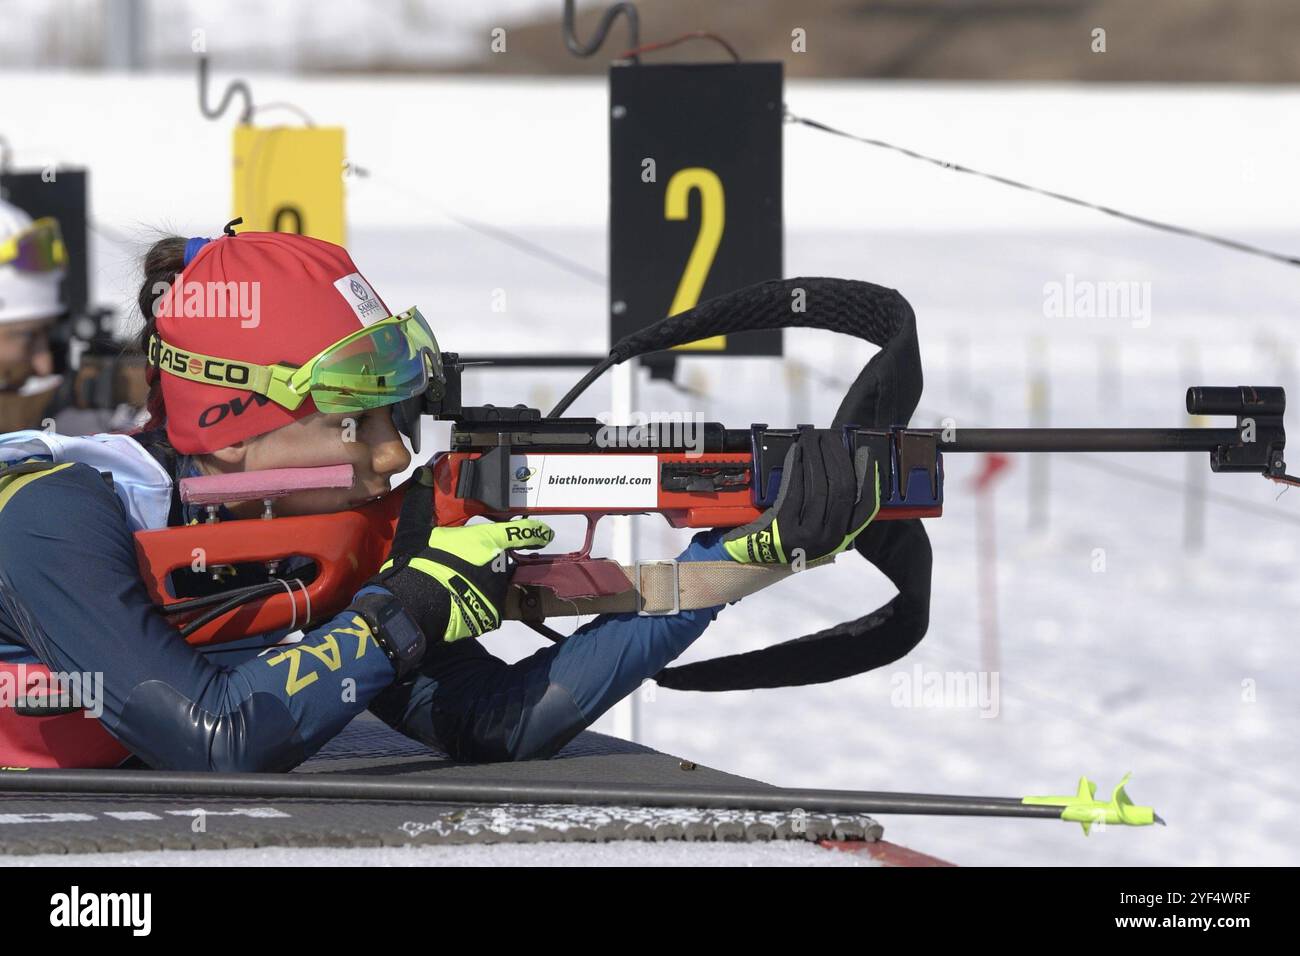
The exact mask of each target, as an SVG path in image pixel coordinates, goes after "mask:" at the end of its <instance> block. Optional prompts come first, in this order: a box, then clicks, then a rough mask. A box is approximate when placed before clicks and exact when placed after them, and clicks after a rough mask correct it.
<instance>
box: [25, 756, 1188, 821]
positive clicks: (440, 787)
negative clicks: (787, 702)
mask: <svg viewBox="0 0 1300 956" xmlns="http://www.w3.org/2000/svg"><path fill="white" fill-rule="evenodd" d="M1127 781H1128V777H1127V776H1125V778H1124V780H1122V781H1120V784H1119V786H1117V787H1116V788H1115V792H1114V794H1113V796H1112V798H1111V800H1110V801H1099V800H1096V799H1095V794H1096V784H1094V783H1092V782H1091V781H1089V780H1088V779H1087V778H1086V777H1084V778H1082V779H1081V780H1080V781H1079V791H1078V793H1077V794H1075V795H1073V796H1031V797H977V796H958V795H951V794H932V793H894V792H889V791H872V790H813V789H796V788H785V787H770V788H764V789H762V790H757V791H746V790H729V789H725V788H717V789H713V788H704V787H654V786H618V785H608V784H602V785H595V786H586V785H577V784H537V783H507V782H499V783H472V782H466V781H463V780H455V781H452V780H429V779H415V780H409V779H408V780H401V779H396V780H395V779H391V778H375V777H363V776H358V775H341V774H340V775H335V774H331V775H329V776H324V775H319V774H310V773H299V774H275V773H193V772H184V771H162V770H44V769H33V770H25V769H22V768H13V767H9V768H4V769H3V771H0V793H42V794H59V795H68V794H74V793H75V794H97V795H104V796H109V795H119V794H122V795H125V794H129V795H146V796H189V797H206V798H209V799H213V798H227V797H238V798H247V797H262V798H277V797H278V798H295V799H318V800H322V799H323V800H378V801H388V802H412V803H430V802H431V803H451V804H455V803H487V804H492V803H497V804H506V803H527V804H546V803H559V804H582V805H599V806H629V807H692V808H695V807H698V808H702V809H729V810H750V811H770V812H778V813H780V812H784V813H792V812H794V811H796V810H803V811H815V812H820V813H843V814H873V813H881V814H886V813H899V814H924V815H937V816H976V817H1042V818H1054V819H1060V820H1067V821H1070V822H1075V823H1081V824H1082V825H1083V828H1084V832H1085V833H1087V832H1088V829H1089V827H1090V826H1091V825H1092V824H1093V823H1105V824H1117V825H1123V826H1147V825H1150V824H1152V823H1163V822H1164V821H1162V820H1160V818H1159V817H1158V816H1156V814H1155V812H1154V810H1152V808H1151V807H1141V806H1137V805H1135V804H1134V803H1133V802H1132V801H1131V800H1130V799H1129V798H1128V794H1127V793H1125V792H1124V785H1125V783H1126V782H1127Z"/></svg>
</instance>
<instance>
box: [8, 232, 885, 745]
mask: <svg viewBox="0 0 1300 956" xmlns="http://www.w3.org/2000/svg"><path fill="white" fill-rule="evenodd" d="M144 273H145V274H144V283H143V286H142V288H141V291H140V298H139V304H140V309H141V311H142V313H143V315H144V316H145V320H146V321H145V328H144V330H143V332H142V334H141V345H142V347H143V348H145V349H146V350H150V345H151V344H152V350H151V355H152V358H151V363H152V365H151V368H150V371H149V380H150V397H149V410H150V413H151V418H150V421H149V422H148V424H147V425H146V426H145V428H144V429H143V430H142V431H140V432H138V433H136V434H134V435H132V436H130V437H128V436H124V435H99V436H94V437H93V438H90V439H64V438H62V436H53V437H52V438H51V437H50V436H43V433H41V432H32V431H26V432H14V433H10V434H7V435H3V436H0V466H7V467H0V663H7V664H10V665H12V664H17V663H20V662H32V663H36V662H39V663H43V664H45V665H46V666H48V667H49V668H50V669H51V670H52V671H56V672H67V673H98V674H102V678H103V695H104V700H103V714H102V717H101V722H102V726H103V728H104V729H106V730H107V731H108V733H109V734H110V735H111V736H112V737H113V738H115V739H116V740H117V741H118V742H120V743H121V745H122V746H123V747H125V748H126V749H128V750H129V751H130V752H131V753H133V754H135V755H137V756H138V757H139V758H141V760H143V761H144V762H145V763H147V764H148V765H150V766H152V767H156V768H165V769H208V770H221V771H237V770H244V771H248V770H287V769H289V768H291V767H293V766H295V765H297V764H299V763H301V762H302V761H303V760H306V759H307V758H308V757H310V756H311V755H312V754H313V753H315V752H316V750H318V749H319V748H320V747H321V746H322V745H323V744H324V743H325V742H326V741H328V740H329V739H330V738H331V737H333V736H334V735H335V734H337V733H338V732H339V731H340V730H341V729H342V728H343V727H345V726H346V725H347V724H348V722H349V721H351V720H352V719H353V718H354V717H356V716H357V715H358V714H359V713H360V712H361V711H363V710H365V709H367V708H368V709H370V710H371V711H373V712H374V713H375V714H377V715H378V716H379V717H380V718H382V719H383V720H384V721H385V722H387V723H388V724H390V725H391V726H393V727H395V728H396V729H398V730H399V731H401V732H402V733H403V734H406V735H407V736H409V737H412V738H414V739H416V740H420V741H423V742H425V743H427V744H429V745H430V746H432V747H436V748H438V749H439V750H442V751H445V752H446V753H448V754H450V755H451V756H452V757H453V758H455V759H458V760H473V761H488V760H518V759H526V758H533V757H545V756H550V755H552V754H554V753H555V752H556V751H557V750H559V749H560V748H561V747H563V746H564V744H565V743H567V742H568V741H569V740H571V739H572V738H573V737H574V736H575V735H576V734H578V733H579V732H580V731H581V730H583V729H584V728H586V727H587V726H589V725H590V724H591V723H592V721H594V720H595V719H596V718H597V717H599V716H600V715H601V714H602V713H603V712H604V711H606V710H607V709H608V708H609V707H611V706H612V705H613V704H614V703H616V702H617V701H618V700H620V699H621V698H623V697H624V696H626V695H627V694H628V693H630V692H631V691H633V690H634V689H635V688H636V687H638V686H639V685H640V684H641V682H642V681H643V680H645V679H646V678H648V677H652V676H653V675H654V674H656V673H657V672H658V671H659V670H660V669H661V668H663V667H665V666H666V665H667V664H668V663H669V662H670V661H672V660H673V659H674V658H676V657H677V656H678V655H679V654H681V653H682V652H683V651H684V650H685V649H686V648H687V647H689V646H690V644H691V643H692V642H693V641H694V640H695V639H696V638H697V637H699V636H700V634H701V633H703V631H704V629H705V628H706V627H707V626H708V624H709V622H710V621H712V620H713V619H714V618H715V617H716V616H717V613H718V611H719V610H721V608H720V607H714V608H709V609H705V610H698V611H684V612H681V613H679V614H676V615H672V616H663V617H659V616H654V617H638V616H637V615H636V614H634V613H625V614H607V615H603V616H601V617H598V618H596V619H594V620H592V621H591V622H589V623H587V624H585V625H584V626H582V627H581V628H579V629H578V630H577V631H576V632H575V633H574V634H573V635H572V636H570V637H569V638H568V639H567V640H565V641H564V642H562V643H559V644H557V645H554V646H548V647H545V648H543V649H541V650H539V651H537V652H536V653H535V654H533V655H532V656H530V657H527V658H525V659H524V660H521V661H519V662H518V663H515V664H506V663H505V662H503V661H501V660H499V659H497V658H496V657H493V656H492V655H491V654H490V653H489V652H488V651H487V650H486V649H484V648H483V647H482V646H481V645H480V643H479V642H478V640H477V638H478V637H479V636H481V635H482V634H483V633H484V632H486V631H489V630H491V629H494V628H496V627H498V626H499V625H500V611H499V609H500V608H501V607H503V605H504V598H505V594H506V590H507V582H508V579H509V573H510V567H509V566H508V564H507V566H506V567H505V568H504V570H503V569H501V565H503V564H506V562H500V561H493V558H494V557H496V556H497V555H499V554H500V552H501V550H502V549H503V547H505V546H506V545H507V539H506V532H507V530H508V529H510V528H524V529H532V531H534V532H536V533H539V534H540V540H542V541H549V540H550V538H551V534H550V531H549V529H548V528H547V527H546V525H544V524H543V523H541V522H539V521H536V520H525V519H520V520H515V521H510V522H503V523H496V524H494V523H487V524H473V525H466V526H464V527H459V528H435V527H432V526H431V518H430V516H429V514H428V513H427V508H426V511H425V514H423V515H420V514H419V508H417V507H412V508H408V509H407V510H406V511H405V512H404V514H403V515H402V518H401V521H400V523H399V525H398V529H397V534H396V536H395V538H394V543H393V546H392V554H391V558H390V560H389V561H388V562H387V563H386V564H385V565H384V566H383V569H381V571H380V572H379V573H378V574H377V575H376V576H375V577H374V578H373V579H372V580H371V581H370V582H369V583H368V584H367V585H366V586H364V587H363V588H362V589H361V590H360V591H358V592H357V593H356V595H355V597H354V600H353V603H352V605H351V606H350V607H349V608H348V609H347V610H345V611H343V612H342V613H340V614H338V615H337V616H336V617H334V618H333V619H332V620H329V621H326V622H325V623H323V624H321V625H320V626H319V627H317V628H315V629H314V630H312V631H310V632H309V633H307V634H305V635H304V636H303V638H302V643H301V644H300V645H298V646H299V647H301V648H304V649H306V650H312V649H317V650H319V651H320V652H321V654H322V655H324V654H326V653H333V651H332V649H333V648H341V649H342V651H343V652H342V653H341V654H340V655H338V656H339V657H341V662H339V661H338V660H337V659H336V658H334V659H331V663H332V664H338V666H337V669H336V670H332V671H331V670H327V669H325V668H320V669H318V670H320V673H319V674H318V677H317V679H316V680H312V681H310V682H307V681H304V680H301V679H300V680H299V681H297V682H293V683H290V682H287V680H286V672H287V668H286V667H284V666H283V661H282V659H280V658H278V657H277V653H278V651H277V650H275V649H270V648H271V645H274V644H276V643H277V642H278V641H280V640H281V639H282V638H284V637H285V636H286V633H287V632H286V631H283V630H281V631H276V632H272V633H266V634H262V635H258V636H257V637H256V638H255V639H252V640H249V641H243V642H238V643H236V644H234V645H231V644H227V645H216V646H212V647H202V648H195V647H191V646H189V645H188V644H186V642H185V641H184V640H183V639H182V637H181V636H180V635H179V634H178V633H177V631H176V630H175V629H174V627H173V626H172V625H171V624H169V623H168V621H167V619H166V618H165V617H164V616H163V615H162V614H161V613H160V612H159V611H158V610H157V609H156V608H155V606H154V604H153V603H152V601H151V600H150V598H149V596H148V594H147V593H146V590H145V587H144V584H143V583H142V580H141V576H140V570H139V567H138V565H137V557H136V551H135V548H134V546H133V538H132V534H133V532H135V531H137V530H141V529H144V528H160V527H165V526H169V525H181V524H188V523H190V522H192V521H194V520H196V519H199V518H201V515H200V514H198V513H197V511H196V509H193V508H190V507H189V506H187V505H183V504H182V503H181V501H180V499H179V497H178V495H177V493H176V488H177V486H178V484H179V480H180V479H181V478H185V477H190V476H194V475H210V474H217V473H228V472H240V471H248V470H253V469H269V468H292V467H313V466H320V465H333V464H349V465H351V466H352V467H353V469H354V474H355V480H354V482H353V485H352V487H350V488H348V489H346V490H338V491H319V490H317V491H303V492H297V493H295V494H292V495H290V496H287V497H285V498H282V499H280V500H279V502H278V503H277V507H276V512H277V513H278V514H282V515H284V514H312V513H322V512H330V511H339V510H343V509H346V508H350V507H354V506H356V505H358V504H360V503H361V502H364V501H367V500H370V499H373V498H375V497H377V496H380V495H383V494H385V493H386V492H387V491H388V490H389V479H390V478H391V477H392V476H393V475H395V474H397V473H399V472H401V471H402V470H404V469H405V468H406V467H407V466H408V465H409V464H410V460H411V458H410V454H409V452H408V451H407V450H406V447H405V446H404V445H403V443H402V440H401V437H400V435H399V433H398V429H397V427H396V426H395V419H394V414H393V412H394V410H395V409H397V408H398V407H399V406H398V403H400V402H402V401H403V400H405V399H408V398H411V397H412V396H415V395H419V394H420V393H422V392H423V390H424V389H425V387H426V385H427V383H428V380H429V375H430V374H431V373H433V372H434V369H435V364H434V362H435V357H436V356H437V354H438V353H437V345H436V344H435V342H434V338H433V334H432V332H431V331H430V329H429V327H428V325H427V324H426V322H425V320H424V319H423V318H422V317H421V316H420V314H419V312H418V311H416V310H410V311H408V312H404V313H401V314H400V315H393V314H392V313H391V312H390V311H389V310H388V308H387V307H386V306H385V305H384V304H383V302H382V300H381V299H380V298H379V297H378V296H377V295H376V294H375V293H374V290H373V289H372V288H371V287H370V285H369V284H368V283H367V282H366V280H365V279H364V278H363V277H362V276H361V275H360V273H359V272H358V271H357V268H356V266H355V265H354V264H353V262H352V260H351V258H350V257H349V256H348V254H347V252H346V251H345V250H344V249H342V248H340V247H338V246H334V245H331V244H329V243H326V242H321V241H319V240H316V239H311V238H307V237H304V236H298V235H290V234H281V233H244V234H242V235H238V236H235V235H229V236H223V237H221V238H217V239H215V240H211V241H207V240H202V239H191V240H188V241H186V240H184V239H179V238H172V239H165V240H162V241H161V242H158V243H157V244H155V245H154V246H153V248H152V249H151V250H150V251H149V253H148V255H147V257H146V259H145V262H144ZM176 281H180V282H183V283H184V285H183V286H181V289H182V290H186V291H187V290H189V289H191V288H192V286H191V284H192V283H200V284H204V285H205V286H206V284H207V283H240V284H245V285H240V286H235V287H226V288H236V289H245V290H250V289H253V288H256V290H257V294H256V296H254V295H252V294H251V293H248V294H246V297H245V300H244V301H251V302H255V303H257V305H258V308H257V310H256V315H251V314H243V313H241V314H239V315H234V316H231V317H227V318H221V317H215V316H202V315H194V314H193V312H194V311H196V310H195V309H194V308H193V307H192V306H193V302H188V303H187V300H186V298H185V297H184V296H177V295H168V290H169V287H170V284H171V283H173V282H176ZM253 284H255V286H254V285H253ZM178 306H181V307H178ZM151 339H152V340H153V341H152V343H151ZM180 353H184V354H186V355H188V356H190V358H191V360H190V361H176V360H175V356H176V355H177V354H180ZM195 356H198V357H200V358H201V361H193V358H194V357H195ZM208 360H212V361H211V362H210V363H209V362H208ZM205 370H206V371H208V372H211V373H213V374H208V375H205V374H204V371H205ZM222 370H225V371H227V372H230V374H228V375H224V374H223V376H219V378H220V379H221V383H217V382H214V381H213V378H214V377H218V376H216V374H215V372H217V371H222ZM231 370H233V371H231ZM294 373H296V374H294ZM291 375H292V376H293V378H294V384H295V385H301V383H306V384H307V386H308V388H307V390H303V389H301V388H300V393H295V392H294V391H293V390H292V389H290V388H286V387H285V384H286V383H287V382H288V380H289V378H290V376H291ZM231 380H234V381H238V382H239V383H240V384H238V385H235V384H231V383H230V382H231ZM340 381H346V382H348V383H351V384H353V385H354V386H355V389H354V390H353V389H349V388H347V387H340V385H339V383H340ZM398 420H400V421H402V422H403V423H404V427H406V426H405V421H406V419H405V417H403V416H400V415H399V416H398ZM349 421H350V422H351V425H349V424H348V423H349ZM416 427H418V421H417V423H416ZM796 448H797V451H795V452H793V453H792V454H793V455H794V457H793V458H792V459H788V460H787V464H790V463H791V462H793V464H794V465H795V467H794V468H792V469H790V470H788V471H787V472H786V474H787V475H791V480H789V481H787V482H785V483H784V484H785V487H784V488H783V489H782V497H781V498H780V499H779V500H778V501H777V503H776V504H775V505H774V507H773V508H772V509H770V510H769V511H768V512H766V513H765V514H764V515H763V516H761V517H760V518H759V519H758V520H757V521H756V522H754V524H753V525H751V526H748V527H745V528H738V529H732V530H729V531H723V530H721V529H714V530H712V531H704V532H700V533H698V534H696V535H695V536H694V538H693V539H692V541H691V543H690V545H689V546H688V547H687V548H686V550H685V551H684V552H683V553H682V554H681V556H680V560H682V561H698V560H725V559H726V557H725V556H730V557H731V558H733V559H735V560H738V561H760V560H766V561H778V560H780V561H787V560H791V559H790V557H789V556H790V555H792V554H794V553H796V549H802V550H803V554H804V555H806V556H807V558H808V559H809V560H812V559H815V558H817V557H821V556H823V555H826V554H830V553H833V552H837V551H840V550H843V549H844V548H846V547H847V546H848V545H849V544H850V543H851V542H852V540H853V538H854V537H855V536H856V535H857V534H858V533H860V532H861V531H862V529H863V528H865V527H866V525H867V523H868V522H869V521H870V520H871V518H872V517H874V515H875V512H876V508H877V500H878V496H879V491H878V488H877V487H876V482H874V481H868V480H867V478H866V475H865V474H863V475H858V474H855V468H854V464H853V461H852V460H851V459H850V457H849V454H848V452H847V451H846V450H845V449H844V448H843V446H842V445H841V444H840V443H839V442H838V441H835V440H831V441H823V440H821V439H812V440H808V441H806V442H805V441H804V440H802V439H801V442H800V444H799V445H797V446H796ZM24 464H25V465H27V466H28V467H27V468H26V469H24V468H23V467H22V466H23V465H24ZM41 464H48V465H51V466H52V467H44V468H42V467H39V466H40V465H41ZM33 465H36V466H38V467H35V468H33V467H31V466H33ZM14 466H19V467H17V468H15V467H14ZM107 473H111V480H110V478H109V477H108V474H107ZM430 497H431V496H429V495H408V496H407V499H406V502H407V503H408V504H409V503H410V502H413V501H415V500H417V499H428V498H430ZM259 510H260V505H259V504H258V503H256V502H246V503H243V504H237V505H233V506H232V507H230V508H229V509H225V508H223V509H222V515H221V516H222V518H223V519H227V520H229V519H239V518H250V519H254V520H256V518H257V516H258V511H259ZM774 540H775V541H777V542H779V547H777V548H775V549H774V548H772V547H770V546H769V545H770V543H771V542H773V541H774ZM509 546H510V547H517V546H518V545H517V542H511V543H510V545H509ZM532 546H533V547H538V546H540V545H539V544H534V545H532ZM240 583H247V582H246V581H244V582H240ZM466 591H468V592H469V593H470V594H472V595H473V596H475V597H476V598H477V601H474V602H469V603H466V602H464V601H462V599H461V596H460V595H461V594H463V593H465V592H466ZM474 604H477V605H478V607H477V608H475V607H474V606H473V605H474ZM327 648H328V649H330V650H328V651H327ZM301 656H302V659H303V660H306V659H307V656H306V655H305V654H304V655H301ZM322 659H323V658H322ZM345 682H347V683H345ZM344 688H347V689H348V690H347V692H345V691H344ZM88 723H90V722H89V721H88ZM2 726H3V722H0V727H2ZM3 747H4V741H3V740H2V739H0V763H3V762H4V760H3ZM65 763H66V761H65Z"/></svg>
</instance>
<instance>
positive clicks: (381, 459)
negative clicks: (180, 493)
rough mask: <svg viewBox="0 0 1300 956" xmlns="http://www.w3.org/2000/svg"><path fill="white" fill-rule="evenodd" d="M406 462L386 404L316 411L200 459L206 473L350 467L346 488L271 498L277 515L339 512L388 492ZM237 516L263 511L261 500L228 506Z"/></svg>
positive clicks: (404, 450) (301, 492)
mask: <svg viewBox="0 0 1300 956" xmlns="http://www.w3.org/2000/svg"><path fill="white" fill-rule="evenodd" d="M410 463H411V453H410V452H408V451H407V450H406V446H405V445H403V444H402V438H401V436H400V435H399V434H398V432H397V429H396V427H394V425H393V417H392V409H391V408H375V409H371V410H370V411H367V412H349V413H347V414H339V415H325V414H322V413H320V412H315V413H313V414H311V415H307V416H306V417H304V418H300V419H298V420H297V421H295V422H292V423H290V424H288V425H285V426H284V427H282V428H277V429H276V430H275V431H273V432H267V433H266V434H265V435H259V436H257V437H256V438H252V439H249V440H248V441H245V442H240V443H239V444H238V445H235V446H231V448H225V449H222V450H220V451H218V452H214V453H213V454H212V455H207V456H203V457H202V458H201V459H200V467H204V466H205V465H206V466H207V467H204V470H205V471H208V472H210V473H211V472H218V471H219V472H229V471H262V470H265V469H268V468H316V467H320V466H322V465H351V466H352V472H353V480H352V487H351V488H330V489H322V490H318V491H299V492H295V493H293V494H291V495H285V496H284V497H283V498H277V499H276V500H275V505H274V507H275V513H276V514H277V515H307V514H324V513H326V512H331V511H343V510H346V509H348V508H353V507H355V506H356V505H359V504H361V503H363V502H366V501H370V500H371V499H373V498H377V497H379V496H381V495H383V494H386V493H387V492H388V490H389V479H391V478H392V477H393V476H394V475H396V474H399V473H401V472H402V471H403V470H405V468H406V467H407V466H408V465H409V464H410ZM230 510H231V511H232V512H234V513H235V514H236V515H239V516H241V517H252V516H255V515H256V514H259V513H260V512H261V510H262V505H261V503H260V502H257V501H251V502H243V503H241V504H239V505H235V506H232V507H231V509H230Z"/></svg>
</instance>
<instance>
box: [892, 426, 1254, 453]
mask: <svg viewBox="0 0 1300 956" xmlns="http://www.w3.org/2000/svg"><path fill="white" fill-rule="evenodd" d="M908 431H913V432H916V431H919V432H925V433H926V434H932V435H935V436H937V437H938V439H939V450H940V451H943V452H962V451H973V452H980V451H1002V452H1022V451H1028V452H1137V451H1176V452H1188V451H1206V452H1209V451H1214V450H1215V449H1216V448H1219V447H1221V446H1223V445H1236V444H1240V443H1241V433H1240V432H1238V431H1237V430H1236V429H1235V428H955V429H952V430H951V436H952V437H951V439H947V438H945V437H944V436H945V432H947V430H946V429H938V428H909V429H908Z"/></svg>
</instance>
